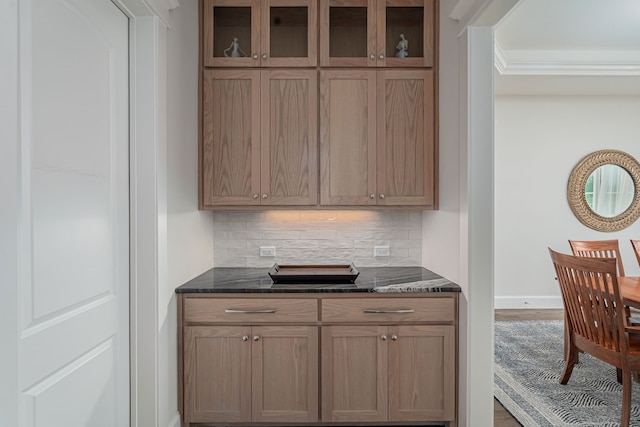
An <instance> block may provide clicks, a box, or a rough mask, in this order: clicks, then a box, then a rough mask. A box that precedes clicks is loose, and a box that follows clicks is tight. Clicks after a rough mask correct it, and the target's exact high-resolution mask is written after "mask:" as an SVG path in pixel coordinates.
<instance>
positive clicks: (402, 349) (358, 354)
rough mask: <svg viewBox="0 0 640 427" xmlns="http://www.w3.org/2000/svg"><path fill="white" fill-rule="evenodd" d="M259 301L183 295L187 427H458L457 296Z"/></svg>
mask: <svg viewBox="0 0 640 427" xmlns="http://www.w3.org/2000/svg"><path fill="white" fill-rule="evenodd" d="M249 295H251V294H249ZM253 295H254V296H252V297H251V296H250V297H247V298H241V297H230V296H228V295H227V296H226V297H214V296H211V297H210V296H203V295H202V294H194V295H190V294H179V296H178V310H179V325H178V331H179V341H178V342H179V354H178V359H179V372H180V376H179V381H180V384H179V386H180V390H179V396H180V402H179V407H180V411H181V414H182V421H183V423H182V425H183V427H187V426H190V425H195V424H198V423H206V424H207V425H225V426H226V425H238V426H240V425H242V426H244V425H247V424H251V423H271V425H278V423H281V424H286V423H290V424H292V425H318V424H322V425H330V424H332V423H336V424H340V425H344V423H348V424H351V423H367V425H369V423H370V424H371V425H387V424H394V423H395V424H397V423H400V422H407V423H412V425H434V424H435V425H446V426H448V427H455V426H456V419H457V414H456V412H457V387H456V384H457V344H456V343H457V321H458V320H457V319H458V314H457V312H458V296H457V294H456V293H450V294H448V293H439V294H438V295H437V296H425V294H414V295H412V296H408V295H407V294H402V295H400V296H389V297H387V296H380V295H379V294H377V295H375V294H374V295H372V294H368V295H366V296H362V297H358V298H354V297H344V296H336V294H332V296H328V295H312V294H309V296H308V297H306V296H301V294H299V293H298V294H290V295H288V294H278V297H277V298H276V297H263V298H256V297H255V294H253ZM320 408H321V412H320V410H319V409H320Z"/></svg>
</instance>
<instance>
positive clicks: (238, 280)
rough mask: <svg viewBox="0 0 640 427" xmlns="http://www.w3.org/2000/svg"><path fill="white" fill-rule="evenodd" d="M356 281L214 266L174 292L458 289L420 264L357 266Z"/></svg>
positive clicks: (442, 290)
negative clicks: (294, 278)
mask: <svg viewBox="0 0 640 427" xmlns="http://www.w3.org/2000/svg"><path fill="white" fill-rule="evenodd" d="M357 269H358V271H359V272H360V274H359V276H358V278H357V279H356V280H355V283H339V284H336V283H313V284H309V283H306V284H305V283H287V284H282V283H277V284H274V283H273V281H272V279H271V277H270V276H269V274H268V272H269V270H270V269H269V268H237V267H216V268H212V269H210V270H208V271H206V272H204V273H202V274H201V275H200V276H198V277H196V278H194V279H192V280H190V281H188V282H187V283H185V284H184V285H182V286H180V287H178V288H176V293H290V292H291V293H295V292H461V288H460V286H459V285H457V284H455V283H453V282H451V281H450V280H447V279H445V278H443V277H442V276H439V275H438V274H436V273H434V272H433V271H430V270H427V269H426V268H423V267H357Z"/></svg>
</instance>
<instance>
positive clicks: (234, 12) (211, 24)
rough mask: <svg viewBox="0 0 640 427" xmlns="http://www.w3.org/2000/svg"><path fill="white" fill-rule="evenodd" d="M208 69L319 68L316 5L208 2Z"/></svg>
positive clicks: (288, 0) (266, 0)
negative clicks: (317, 65)
mask: <svg viewBox="0 0 640 427" xmlns="http://www.w3.org/2000/svg"><path fill="white" fill-rule="evenodd" d="M203 7H204V10H203V14H202V15H203V21H202V25H203V31H202V37H203V40H202V46H203V47H202V49H203V52H202V53H203V55H202V56H203V58H204V59H203V64H204V66H205V67H270V66H272V67H273V66H275V67H308V66H315V65H316V64H317V48H316V45H317V38H316V34H317V31H318V25H317V13H318V12H317V10H318V7H317V0H262V1H261V0H205V1H204V6H203Z"/></svg>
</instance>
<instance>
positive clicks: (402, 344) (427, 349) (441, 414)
mask: <svg viewBox="0 0 640 427" xmlns="http://www.w3.org/2000/svg"><path fill="white" fill-rule="evenodd" d="M389 335H390V338H391V339H390V340H389V420H390V421H405V422H407V421H436V420H437V421H453V420H455V403H456V375H455V373H456V366H455V363H456V353H455V327H454V326H452V325H428V326H427V325H415V326H414V325H404V326H391V327H389Z"/></svg>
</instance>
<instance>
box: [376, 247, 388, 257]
mask: <svg viewBox="0 0 640 427" xmlns="http://www.w3.org/2000/svg"><path fill="white" fill-rule="evenodd" d="M390 255H391V249H389V246H375V247H374V248H373V256H374V257H379V256H390Z"/></svg>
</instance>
